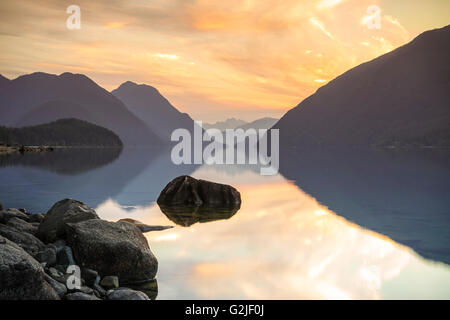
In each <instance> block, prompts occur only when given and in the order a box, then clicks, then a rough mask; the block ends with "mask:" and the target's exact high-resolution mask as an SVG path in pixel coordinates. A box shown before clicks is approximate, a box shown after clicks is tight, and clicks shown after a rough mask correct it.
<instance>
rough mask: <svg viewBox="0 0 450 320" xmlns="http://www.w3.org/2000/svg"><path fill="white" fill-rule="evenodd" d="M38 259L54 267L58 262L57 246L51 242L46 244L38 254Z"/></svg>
mask: <svg viewBox="0 0 450 320" xmlns="http://www.w3.org/2000/svg"><path fill="white" fill-rule="evenodd" d="M36 260H37V261H39V262H40V263H46V266H47V267H52V266H54V265H55V264H56V246H55V245H53V244H49V245H47V246H45V248H44V249H43V250H42V251H39V252H38V253H37V255H36Z"/></svg>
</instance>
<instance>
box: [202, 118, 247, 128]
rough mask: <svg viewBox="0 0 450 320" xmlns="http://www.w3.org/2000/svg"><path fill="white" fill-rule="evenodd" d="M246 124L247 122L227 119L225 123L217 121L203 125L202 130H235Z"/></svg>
mask: <svg viewBox="0 0 450 320" xmlns="http://www.w3.org/2000/svg"><path fill="white" fill-rule="evenodd" d="M245 124H247V121H244V120H240V119H236V118H229V119H226V120H225V121H217V122H216V123H206V122H205V123H203V128H204V129H211V128H215V129H219V130H220V131H224V130H226V129H235V128H237V127H239V126H243V125H245Z"/></svg>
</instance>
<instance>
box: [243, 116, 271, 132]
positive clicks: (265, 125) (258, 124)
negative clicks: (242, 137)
mask: <svg viewBox="0 0 450 320" xmlns="http://www.w3.org/2000/svg"><path fill="white" fill-rule="evenodd" d="M277 121H278V119H276V118H269V117H265V118H261V119H257V120H255V121H252V122H249V123H246V124H244V125H241V126H239V127H237V128H240V129H244V130H247V129H255V130H258V129H270V128H271V127H272V126H273V125H274V124H275V123H276V122H277Z"/></svg>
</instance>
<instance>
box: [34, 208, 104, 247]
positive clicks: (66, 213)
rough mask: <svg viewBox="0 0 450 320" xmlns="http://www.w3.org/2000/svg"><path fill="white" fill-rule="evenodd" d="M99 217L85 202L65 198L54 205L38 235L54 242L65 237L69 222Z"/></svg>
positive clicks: (44, 239) (42, 238) (40, 226)
mask: <svg viewBox="0 0 450 320" xmlns="http://www.w3.org/2000/svg"><path fill="white" fill-rule="evenodd" d="M90 219H99V217H98V216H97V214H96V213H95V211H94V209H92V208H90V207H88V206H87V205H85V204H84V203H83V202H80V201H77V200H73V199H64V200H61V201H59V202H57V203H55V204H54V205H53V207H51V209H50V210H49V211H48V212H47V214H46V215H45V217H44V221H42V223H41V224H40V225H39V229H38V232H37V236H38V237H39V238H40V239H41V240H43V241H44V242H46V243H48V242H54V241H56V240H58V239H64V238H65V226H66V224H67V223H75V222H80V221H86V220H90Z"/></svg>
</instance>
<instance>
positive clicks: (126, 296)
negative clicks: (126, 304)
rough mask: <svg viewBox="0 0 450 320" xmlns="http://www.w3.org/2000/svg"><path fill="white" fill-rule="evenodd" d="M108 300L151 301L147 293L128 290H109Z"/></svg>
mask: <svg viewBox="0 0 450 320" xmlns="http://www.w3.org/2000/svg"><path fill="white" fill-rule="evenodd" d="M106 298H107V299H108V300H150V299H149V298H148V297H147V295H146V294H145V293H143V292H140V291H136V290H132V289H128V288H118V289H115V290H109V291H108V292H107V293H106Z"/></svg>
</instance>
